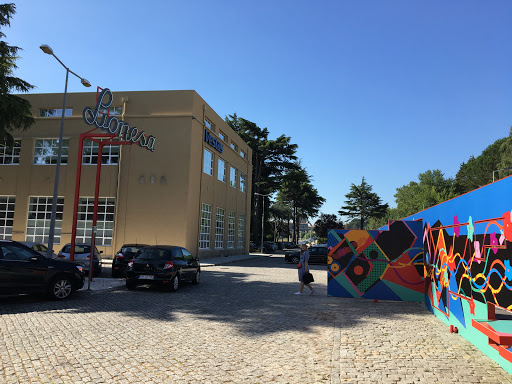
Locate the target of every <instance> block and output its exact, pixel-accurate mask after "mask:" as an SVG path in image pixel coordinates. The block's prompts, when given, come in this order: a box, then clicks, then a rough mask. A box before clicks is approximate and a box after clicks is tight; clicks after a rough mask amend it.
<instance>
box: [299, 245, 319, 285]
mask: <svg viewBox="0 0 512 384" xmlns="http://www.w3.org/2000/svg"><path fill="white" fill-rule="evenodd" d="M299 265H300V268H299V281H300V289H299V291H298V292H295V294H296V295H302V291H303V290H304V285H306V286H307V287H308V288H309V294H310V295H312V294H313V293H314V292H315V290H314V289H313V287H312V286H311V283H308V284H304V274H306V273H307V272H309V252H308V246H307V245H306V244H302V245H301V246H300V261H299ZM299 265H297V267H299Z"/></svg>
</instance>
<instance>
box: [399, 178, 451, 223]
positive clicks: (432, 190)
mask: <svg viewBox="0 0 512 384" xmlns="http://www.w3.org/2000/svg"><path fill="white" fill-rule="evenodd" d="M418 179H419V182H416V181H411V182H410V183H409V184H408V185H404V186H402V187H400V188H397V189H396V193H395V201H396V203H397V211H396V215H395V218H394V219H397V218H403V217H407V216H410V215H412V214H414V213H416V212H419V211H422V210H424V209H427V208H429V207H432V206H433V205H436V204H439V203H442V202H443V201H446V200H448V199H451V198H453V197H455V196H457V192H456V187H455V181H454V180H453V179H452V178H445V177H444V174H443V172H441V171H440V170H439V169H435V170H433V171H431V170H428V171H426V172H423V173H420V174H419V175H418Z"/></svg>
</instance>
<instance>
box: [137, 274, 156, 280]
mask: <svg viewBox="0 0 512 384" xmlns="http://www.w3.org/2000/svg"><path fill="white" fill-rule="evenodd" d="M139 279H142V280H153V279H154V276H153V275H139Z"/></svg>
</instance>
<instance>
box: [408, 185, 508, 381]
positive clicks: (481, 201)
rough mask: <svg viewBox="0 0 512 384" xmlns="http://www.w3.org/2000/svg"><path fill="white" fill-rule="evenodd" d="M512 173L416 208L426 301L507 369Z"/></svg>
mask: <svg viewBox="0 0 512 384" xmlns="http://www.w3.org/2000/svg"><path fill="white" fill-rule="evenodd" d="M511 196H512V178H511V177H509V178H506V179H503V180H500V181H498V182H495V183H492V184H489V185H487V186H485V187H482V188H479V189H477V190H475V191H472V192H470V193H467V194H465V195H462V196H460V197H458V198H455V199H452V200H449V201H447V202H445V203H443V204H440V205H437V206H435V207H433V208H431V209H428V210H426V211H423V212H419V213H417V214H415V215H413V216H411V217H410V218H409V219H413V218H415V219H419V218H422V219H423V223H424V229H423V244H424V268H425V272H424V274H425V305H426V307H427V308H428V309H429V310H430V311H431V312H432V313H433V314H434V315H436V316H437V317H438V318H439V319H440V320H442V321H443V322H444V323H445V324H446V325H447V327H449V329H450V330H454V331H457V332H458V333H459V334H460V335H461V336H462V337H464V338H465V339H467V340H468V341H469V342H471V343H473V344H474V345H475V346H477V347H478V348H479V349H480V350H482V351H483V352H484V353H485V354H486V355H488V356H489V357H491V358H492V359H494V360H495V361H496V362H498V363H499V364H500V365H501V366H502V367H503V368H504V369H505V370H506V371H507V372H509V373H511V374H512V268H511V260H512V223H511V211H510V210H511V209H512V199H511Z"/></svg>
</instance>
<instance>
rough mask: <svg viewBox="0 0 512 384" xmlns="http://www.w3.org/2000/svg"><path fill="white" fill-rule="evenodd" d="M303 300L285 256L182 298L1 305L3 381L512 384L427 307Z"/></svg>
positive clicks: (214, 280)
mask: <svg viewBox="0 0 512 384" xmlns="http://www.w3.org/2000/svg"><path fill="white" fill-rule="evenodd" d="M312 270H313V274H314V276H315V279H316V280H317V281H316V282H315V283H313V284H314V286H315V288H316V294H315V295H312V296H309V295H303V296H298V295H294V294H293V293H294V292H296V291H297V289H298V283H297V282H296V280H297V271H296V269H295V268H294V266H293V265H290V264H286V263H285V262H284V260H283V257H282V256H272V257H260V258H257V259H251V260H239V261H236V262H234V263H231V264H225V265H217V266H209V267H204V268H203V273H202V277H201V283H200V284H199V285H198V286H194V285H183V286H182V287H181V288H180V289H179V290H178V292H175V293H170V292H164V291H161V290H158V289H151V288H146V287H141V288H139V289H137V290H136V291H128V290H126V289H125V288H123V287H118V288H117V289H110V290H107V291H103V292H101V293H98V292H96V294H90V293H87V292H85V291H84V292H80V291H79V292H77V294H76V296H75V297H73V298H71V299H70V300H68V301H65V302H55V301H46V300H44V299H41V298H38V297H28V296H24V297H17V298H0V383H66V384H67V383H142V382H143V383H333V384H334V383H345V382H350V383H429V384H430V383H436V382H438V383H459V382H464V383H510V382H512V381H511V376H510V375H508V374H507V373H506V372H505V371H504V370H503V369H501V368H500V367H499V366H498V365H497V364H496V363H494V362H493V361H492V360H490V359H489V358H487V357H486V356H485V355H484V354H482V353H481V352H480V351H479V350H477V349H476V348H475V347H473V346H472V345H471V344H470V343H468V342H467V341H465V340H464V339H462V338H461V337H460V336H458V335H455V334H450V333H449V332H448V329H447V327H446V326H444V325H443V324H442V323H441V322H440V321H438V320H437V319H436V318H435V317H434V316H432V315H431V314H430V313H429V312H428V311H427V310H426V309H424V307H423V305H422V304H420V303H386V302H379V303H374V302H373V301H367V300H352V299H340V298H332V297H327V295H326V289H327V285H326V283H327V277H326V273H325V267H322V266H319V265H318V266H313V267H312Z"/></svg>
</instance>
